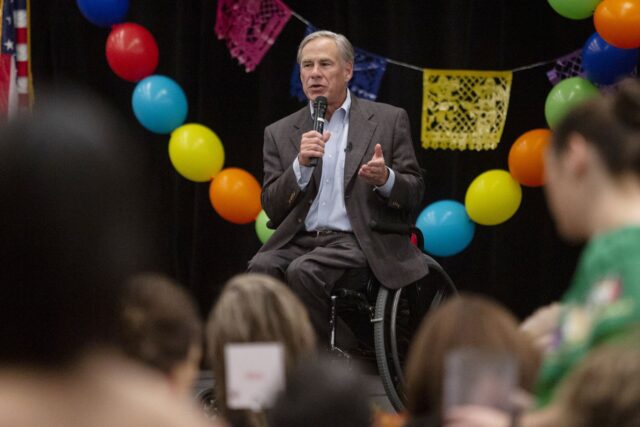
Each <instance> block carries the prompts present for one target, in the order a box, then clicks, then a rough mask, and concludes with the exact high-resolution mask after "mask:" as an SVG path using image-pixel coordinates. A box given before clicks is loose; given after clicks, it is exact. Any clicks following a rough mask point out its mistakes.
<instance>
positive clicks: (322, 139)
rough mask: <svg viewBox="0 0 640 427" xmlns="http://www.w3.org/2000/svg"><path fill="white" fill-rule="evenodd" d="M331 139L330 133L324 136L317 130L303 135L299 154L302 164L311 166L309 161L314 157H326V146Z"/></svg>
mask: <svg viewBox="0 0 640 427" xmlns="http://www.w3.org/2000/svg"><path fill="white" fill-rule="evenodd" d="M330 137H331V133H330V132H325V133H324V135H320V132H316V131H315V130H310V131H309V132H305V133H303V134H302V138H301V139H300V153H299V154H298V161H299V162H300V164H301V165H303V166H309V160H311V158H312V157H322V156H323V155H324V145H325V144H326V143H327V141H328V140H329V138H330Z"/></svg>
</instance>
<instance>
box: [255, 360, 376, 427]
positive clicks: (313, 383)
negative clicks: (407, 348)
mask: <svg viewBox="0 0 640 427" xmlns="http://www.w3.org/2000/svg"><path fill="white" fill-rule="evenodd" d="M311 362H312V363H310V362H309V361H308V362H306V363H302V364H301V365H299V366H298V367H296V368H295V369H294V370H293V372H292V373H291V375H290V376H289V378H288V379H287V382H286V387H285V390H284V391H283V392H282V393H281V394H280V395H279V396H278V398H277V399H276V402H275V404H274V405H273V408H271V410H270V411H269V412H268V416H267V419H268V422H269V425H270V426H278V427H297V426H307V427H324V426H332V427H358V426H361V427H369V426H371V418H372V410H371V406H370V403H369V397H370V396H369V394H368V393H367V391H366V390H367V388H366V383H365V381H364V378H363V377H362V376H361V374H360V373H359V371H358V370H357V369H355V367H350V366H348V365H347V364H346V363H345V362H343V361H338V360H334V361H331V360H325V359H319V360H313V361H311Z"/></svg>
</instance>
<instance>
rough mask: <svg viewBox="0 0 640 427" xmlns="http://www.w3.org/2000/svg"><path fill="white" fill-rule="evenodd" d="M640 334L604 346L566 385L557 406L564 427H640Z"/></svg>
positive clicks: (567, 380)
mask: <svg viewBox="0 0 640 427" xmlns="http://www.w3.org/2000/svg"><path fill="white" fill-rule="evenodd" d="M638 338H640V334H636V335H635V337H634V339H635V342H633V343H616V344H609V345H606V346H603V347H600V348H598V349H596V350H594V351H592V352H591V353H589V355H588V356H587V357H586V358H585V359H584V361H582V362H581V363H580V365H579V366H578V367H577V368H576V369H575V371H573V372H572V373H571V374H570V375H569V377H567V379H566V380H565V381H564V382H563V383H562V386H561V388H560V390H559V392H558V395H557V396H556V399H555V402H554V403H553V405H554V406H555V407H556V409H557V411H555V412H554V413H555V414H556V415H557V417H558V419H557V420H556V421H557V422H556V423H555V425H556V426H563V427H631V426H638V425H640V346H639V345H638V341H637V340H638Z"/></svg>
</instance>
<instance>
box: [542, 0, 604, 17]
mask: <svg viewBox="0 0 640 427" xmlns="http://www.w3.org/2000/svg"><path fill="white" fill-rule="evenodd" d="M598 3H600V0H549V4H550V5H551V7H552V8H553V10H555V11H556V12H558V13H559V14H560V15H562V16H564V17H565V18H569V19H585V18H588V17H590V16H591V15H593V11H594V10H595V8H596V6H597V5H598Z"/></svg>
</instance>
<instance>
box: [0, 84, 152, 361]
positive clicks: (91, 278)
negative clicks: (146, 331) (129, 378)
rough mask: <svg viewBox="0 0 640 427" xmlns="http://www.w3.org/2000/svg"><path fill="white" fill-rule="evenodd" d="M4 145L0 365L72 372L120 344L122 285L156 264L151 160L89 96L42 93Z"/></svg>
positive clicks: (4, 133)
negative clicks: (71, 367) (81, 360)
mask: <svg viewBox="0 0 640 427" xmlns="http://www.w3.org/2000/svg"><path fill="white" fill-rule="evenodd" d="M0 141H1V143H0V200H2V206H1V207H0V236H1V237H0V260H1V261H0V262H1V265H0V364H11V363H22V364H35V365H41V366H57V365H60V364H66V363H69V362H71V361H72V360H75V358H76V357H77V356H79V355H80V354H81V353H82V352H83V351H84V350H86V349H87V348H88V347H89V346H91V345H93V344H102V343H112V341H113V336H114V335H113V333H114V330H115V320H116V319H115V315H114V314H115V312H116V307H117V298H118V295H117V293H118V289H119V286H120V285H121V284H122V280H123V278H124V277H125V276H127V275H128V274H129V273H130V272H131V271H134V270H135V269H136V268H138V267H140V266H142V265H145V264H146V258H147V256H149V257H150V253H149V246H148V245H147V242H148V240H147V239H146V236H147V233H146V232H147V231H148V230H149V228H148V227H147V225H148V224H149V223H150V218H149V217H148V216H147V215H145V213H144V208H145V207H146V206H147V205H148V198H147V197H145V193H144V192H142V191H141V188H140V187H139V185H140V183H141V181H142V179H141V177H142V176H144V175H141V174H140V173H139V172H140V171H142V170H144V167H143V162H140V161H139V160H138V159H137V158H132V155H133V152H132V151H133V150H134V145H133V144H132V143H131V142H130V141H129V140H128V139H127V138H126V134H125V132H124V130H123V128H122V125H121V123H120V121H119V120H118V119H117V118H116V117H115V116H114V113H113V112H112V111H111V110H110V109H108V108H106V107H105V106H104V105H102V104H101V102H100V100H99V99H96V98H95V97H92V96H91V95H90V94H86V93H85V94H82V95H80V94H78V93H71V92H65V93H64V94H57V95H49V96H47V95H42V94H41V95H40V97H39V100H38V105H37V108H36V110H35V111H34V113H33V115H29V116H24V117H20V118H17V119H16V120H15V121H12V122H10V123H8V124H6V125H5V126H4V127H3V128H1V129H0ZM148 267H149V266H148V265H147V268H148Z"/></svg>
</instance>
